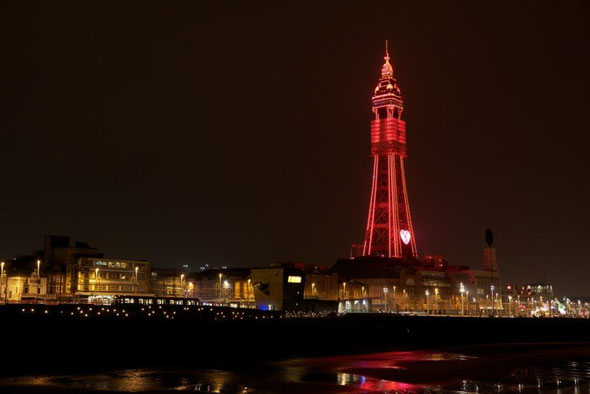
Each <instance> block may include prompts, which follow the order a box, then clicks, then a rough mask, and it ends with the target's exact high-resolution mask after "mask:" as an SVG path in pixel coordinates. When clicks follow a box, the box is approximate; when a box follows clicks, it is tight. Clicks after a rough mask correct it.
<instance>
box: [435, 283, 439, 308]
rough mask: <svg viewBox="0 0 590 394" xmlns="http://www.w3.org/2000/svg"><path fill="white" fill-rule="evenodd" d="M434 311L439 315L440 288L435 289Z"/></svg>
mask: <svg viewBox="0 0 590 394" xmlns="http://www.w3.org/2000/svg"><path fill="white" fill-rule="evenodd" d="M434 310H435V311H436V312H435V313H438V311H439V309H438V287H435V288H434Z"/></svg>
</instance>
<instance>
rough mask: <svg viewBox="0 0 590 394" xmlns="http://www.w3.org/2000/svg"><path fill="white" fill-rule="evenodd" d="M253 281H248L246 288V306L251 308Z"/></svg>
mask: <svg viewBox="0 0 590 394" xmlns="http://www.w3.org/2000/svg"><path fill="white" fill-rule="evenodd" d="M251 282H252V279H248V286H247V287H246V305H247V306H248V308H250V283H251Z"/></svg>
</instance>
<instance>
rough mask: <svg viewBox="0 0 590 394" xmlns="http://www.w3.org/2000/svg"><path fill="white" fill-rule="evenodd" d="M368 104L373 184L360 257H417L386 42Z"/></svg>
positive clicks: (402, 131) (397, 95) (402, 130)
mask: <svg viewBox="0 0 590 394" xmlns="http://www.w3.org/2000/svg"><path fill="white" fill-rule="evenodd" d="M372 103H373V120H372V121H371V156H372V157H373V185H372V188H371V201H370V203H369V218H368V220H367V232H366V235H365V242H364V244H363V256H369V255H376V256H385V257H410V258H417V257H418V253H417V252H416V241H415V238H414V230H413V228H412V218H411V216H410V205H409V203H408V192H407V189H406V175H405V169H404V160H405V158H406V157H407V155H406V122H404V121H403V120H402V112H403V110H404V103H403V101H402V96H401V91H400V89H399V87H398V86H397V81H396V79H395V77H394V76H393V67H392V66H391V64H390V63H389V52H388V49H387V42H386V43H385V63H384V64H383V66H382V67H381V78H380V79H379V84H378V85H377V87H376V88H375V94H374V95H373V98H372Z"/></svg>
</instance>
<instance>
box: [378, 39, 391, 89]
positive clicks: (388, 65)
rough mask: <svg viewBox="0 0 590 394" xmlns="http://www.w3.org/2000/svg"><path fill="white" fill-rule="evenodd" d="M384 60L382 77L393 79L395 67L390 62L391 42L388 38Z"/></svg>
mask: <svg viewBox="0 0 590 394" xmlns="http://www.w3.org/2000/svg"><path fill="white" fill-rule="evenodd" d="M383 60H385V63H383V66H381V79H392V78H393V67H392V66H391V63H389V42H388V41H387V40H385V56H384V57H383Z"/></svg>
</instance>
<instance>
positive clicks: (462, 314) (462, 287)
mask: <svg viewBox="0 0 590 394" xmlns="http://www.w3.org/2000/svg"><path fill="white" fill-rule="evenodd" d="M459 292H460V293H461V316H464V315H465V310H464V309H463V293H465V286H463V283H462V282H461V283H460V284H459Z"/></svg>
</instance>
